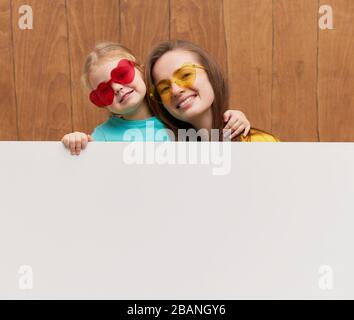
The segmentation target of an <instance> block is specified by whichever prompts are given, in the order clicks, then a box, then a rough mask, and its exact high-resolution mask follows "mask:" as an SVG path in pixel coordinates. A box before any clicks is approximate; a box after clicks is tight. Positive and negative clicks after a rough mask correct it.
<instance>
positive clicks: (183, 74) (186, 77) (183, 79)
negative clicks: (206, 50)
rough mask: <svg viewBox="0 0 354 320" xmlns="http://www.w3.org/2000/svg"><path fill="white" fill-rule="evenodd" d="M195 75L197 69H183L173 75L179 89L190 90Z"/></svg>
mask: <svg viewBox="0 0 354 320" xmlns="http://www.w3.org/2000/svg"><path fill="white" fill-rule="evenodd" d="M195 74H196V72H195V68H192V67H182V68H180V69H178V70H177V71H176V72H175V73H174V74H173V80H174V82H175V83H176V84H177V85H178V86H179V87H182V88H188V87H191V86H192V85H193V83H194V81H195Z"/></svg>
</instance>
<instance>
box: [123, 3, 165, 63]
mask: <svg viewBox="0 0 354 320" xmlns="http://www.w3.org/2000/svg"><path fill="white" fill-rule="evenodd" d="M169 8H170V7H169V1H166V0H162V1H161V0H146V1H141V0H121V10H120V12H121V41H122V43H123V44H125V45H126V46H127V47H128V48H129V49H131V50H132V51H133V52H134V54H135V55H136V56H137V57H138V58H139V60H140V61H142V62H145V60H146V57H147V55H148V54H149V52H150V50H151V48H152V46H154V45H155V44H157V43H159V42H160V41H165V40H168V39H169V24H170V21H169Z"/></svg>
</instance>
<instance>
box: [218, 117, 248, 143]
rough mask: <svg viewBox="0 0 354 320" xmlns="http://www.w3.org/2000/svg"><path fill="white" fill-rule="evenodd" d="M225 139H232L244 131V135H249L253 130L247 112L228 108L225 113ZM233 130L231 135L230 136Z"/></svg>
mask: <svg viewBox="0 0 354 320" xmlns="http://www.w3.org/2000/svg"><path fill="white" fill-rule="evenodd" d="M224 122H225V123H226V125H225V127H224V139H225V138H227V139H230V140H232V139H233V138H234V137H237V136H238V135H239V134H241V133H242V132H243V136H247V135H248V133H249V132H250V130H251V124H250V122H249V121H248V119H247V118H246V116H245V114H244V113H243V112H241V111H239V110H227V111H226V112H225V113H224ZM230 131H231V136H229V134H230Z"/></svg>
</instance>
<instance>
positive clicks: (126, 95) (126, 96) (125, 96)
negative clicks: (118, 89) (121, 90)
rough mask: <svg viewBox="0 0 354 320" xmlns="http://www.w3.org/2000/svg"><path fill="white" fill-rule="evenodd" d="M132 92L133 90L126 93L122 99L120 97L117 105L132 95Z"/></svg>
mask: <svg viewBox="0 0 354 320" xmlns="http://www.w3.org/2000/svg"><path fill="white" fill-rule="evenodd" d="M133 91H134V90H130V91H128V92H126V93H125V94H124V95H122V97H121V98H120V100H119V103H121V102H123V101H124V100H126V99H127V98H128V97H129V96H130V94H131V93H133Z"/></svg>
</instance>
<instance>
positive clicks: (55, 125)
mask: <svg viewBox="0 0 354 320" xmlns="http://www.w3.org/2000/svg"><path fill="white" fill-rule="evenodd" d="M12 3H13V12H12V15H13V17H12V20H13V25H12V27H13V36H14V48H15V52H14V61H15V73H16V92H17V105H18V128H19V139H20V140H59V139H60V138H61V137H62V135H63V134H64V133H65V132H67V131H68V130H70V129H71V107H70V105H71V100H70V76H69V62H68V61H69V60H68V50H67V28H66V15H65V14H66V13H65V1H64V0H57V1H50V0H29V1H26V4H27V5H30V6H31V7H32V9H33V29H32V30H21V29H20V28H19V27H18V19H19V14H18V11H19V7H20V6H21V5H23V1H21V0H14V1H12Z"/></svg>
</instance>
